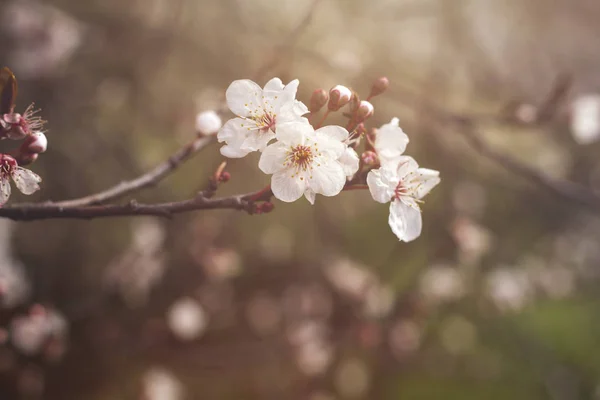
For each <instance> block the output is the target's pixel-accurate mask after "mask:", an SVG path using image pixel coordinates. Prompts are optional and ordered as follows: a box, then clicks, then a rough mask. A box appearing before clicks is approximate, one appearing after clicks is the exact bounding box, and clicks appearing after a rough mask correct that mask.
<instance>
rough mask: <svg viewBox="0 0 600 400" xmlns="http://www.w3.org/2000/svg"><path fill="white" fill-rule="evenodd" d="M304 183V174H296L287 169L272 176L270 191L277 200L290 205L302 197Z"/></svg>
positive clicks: (304, 187)
mask: <svg viewBox="0 0 600 400" xmlns="http://www.w3.org/2000/svg"><path fill="white" fill-rule="evenodd" d="M306 181H307V179H306V178H305V176H304V174H296V173H295V171H294V170H293V169H291V168H288V169H285V170H283V171H279V172H276V173H275V174H273V176H272V177H271V191H272V192H273V195H274V196H275V197H276V198H277V199H279V200H281V201H285V202H287V203H291V202H293V201H296V200H298V199H299V198H300V197H302V195H303V194H304V192H305V189H306Z"/></svg>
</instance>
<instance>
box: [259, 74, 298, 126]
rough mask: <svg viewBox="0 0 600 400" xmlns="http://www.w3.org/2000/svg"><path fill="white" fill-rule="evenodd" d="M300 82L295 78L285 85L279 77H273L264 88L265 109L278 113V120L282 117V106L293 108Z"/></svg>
mask: <svg viewBox="0 0 600 400" xmlns="http://www.w3.org/2000/svg"><path fill="white" fill-rule="evenodd" d="M299 83H300V81H298V79H295V80H293V81H291V82H290V83H288V84H287V85H286V86H283V83H281V80H280V79H279V78H273V79H271V80H270V81H269V82H267V84H266V85H265V88H264V90H263V104H264V108H265V110H269V109H270V110H272V111H273V112H274V113H275V114H277V117H278V118H277V119H278V120H279V119H280V118H279V116H280V115H279V114H280V113H281V109H282V108H288V109H290V110H293V108H294V102H295V98H296V92H297V91H298V84H299ZM296 116H299V115H296Z"/></svg>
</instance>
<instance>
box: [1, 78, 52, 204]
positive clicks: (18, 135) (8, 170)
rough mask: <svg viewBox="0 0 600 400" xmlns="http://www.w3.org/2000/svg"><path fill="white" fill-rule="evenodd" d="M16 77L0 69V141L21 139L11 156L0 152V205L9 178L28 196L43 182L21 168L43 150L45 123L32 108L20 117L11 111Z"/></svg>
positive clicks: (8, 192) (4, 199)
mask: <svg viewBox="0 0 600 400" xmlns="http://www.w3.org/2000/svg"><path fill="white" fill-rule="evenodd" d="M16 85H17V83H16V78H15V77H14V75H13V73H12V72H11V71H10V70H9V69H8V68H3V69H1V70H0V140H3V139H12V140H21V141H22V142H21V145H20V146H19V147H18V148H17V149H16V150H14V151H13V152H12V153H11V154H10V155H9V154H2V153H0V206H2V205H3V204H4V203H6V202H7V201H8V199H9V197H10V193H11V187H10V180H11V179H12V180H13V181H14V183H15V186H16V187H17V189H19V190H20V191H21V192H22V193H23V194H26V195H30V194H32V193H34V192H35V191H37V190H38V189H39V188H40V187H39V185H38V184H39V183H40V182H41V181H42V179H41V178H40V177H39V176H38V175H37V174H35V173H34V172H32V171H30V170H28V169H25V168H23V167H21V166H22V165H27V164H31V163H33V162H34V161H35V160H37V158H38V156H39V154H40V153H43V152H45V151H46V149H47V147H48V139H47V138H46V135H45V134H44V132H42V128H43V126H44V123H45V122H44V121H43V120H42V119H41V118H40V117H39V116H38V115H37V112H38V110H35V109H34V108H33V105H30V106H29V107H27V109H26V110H25V112H24V113H23V114H19V113H17V112H15V111H14V109H15V106H14V99H15V97H16V87H17V86H16Z"/></svg>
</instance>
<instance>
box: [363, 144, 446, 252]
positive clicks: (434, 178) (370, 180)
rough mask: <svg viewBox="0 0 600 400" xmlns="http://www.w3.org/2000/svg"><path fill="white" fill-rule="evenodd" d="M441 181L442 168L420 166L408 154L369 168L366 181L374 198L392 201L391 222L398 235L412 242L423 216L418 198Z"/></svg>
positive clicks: (417, 232) (420, 225) (384, 201)
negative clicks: (395, 160) (394, 161)
mask: <svg viewBox="0 0 600 400" xmlns="http://www.w3.org/2000/svg"><path fill="white" fill-rule="evenodd" d="M438 183H440V178H439V172H438V171H434V170H431V169H426V168H419V165H418V164H417V162H416V161H415V160H414V159H413V158H412V157H408V156H402V157H400V160H399V162H398V163H397V164H395V165H394V164H387V165H384V166H383V167H381V168H379V169H376V170H371V171H369V174H368V175H367V184H368V186H369V190H370V191H371V195H372V196H373V199H374V200H375V201H377V202H379V203H387V202H391V204H390V217H389V224H390V227H391V228H392V231H393V232H394V234H396V236H398V239H400V240H402V241H404V242H410V241H412V240H414V239H416V238H417V237H419V235H420V234H421V228H422V220H421V210H420V208H419V202H420V201H421V199H422V198H423V197H424V196H425V195H426V194H427V193H429V191H430V190H431V189H433V187H434V186H435V185H437V184H438Z"/></svg>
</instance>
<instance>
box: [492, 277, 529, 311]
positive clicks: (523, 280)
mask: <svg viewBox="0 0 600 400" xmlns="http://www.w3.org/2000/svg"><path fill="white" fill-rule="evenodd" d="M486 289H487V294H488V296H489V297H490V299H491V300H492V301H493V302H494V304H495V305H496V306H497V307H498V308H499V309H500V310H503V311H510V310H513V311H517V310H520V309H522V308H523V307H524V306H525V305H526V304H527V303H528V301H529V300H530V299H531V296H532V289H533V288H532V284H531V281H530V279H529V276H528V275H527V273H526V272H525V271H523V270H519V269H514V268H508V267H501V268H497V269H495V270H493V271H491V272H490V273H489V274H488V276H487V277H486Z"/></svg>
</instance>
